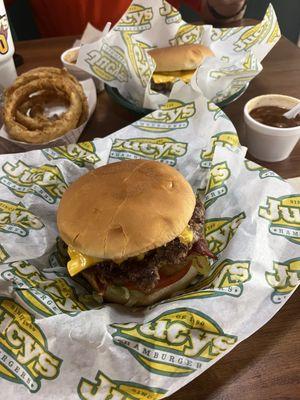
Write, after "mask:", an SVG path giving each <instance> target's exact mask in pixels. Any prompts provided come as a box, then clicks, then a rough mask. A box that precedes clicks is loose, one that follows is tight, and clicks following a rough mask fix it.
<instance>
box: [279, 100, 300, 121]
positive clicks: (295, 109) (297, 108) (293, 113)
mask: <svg viewBox="0 0 300 400" xmlns="http://www.w3.org/2000/svg"><path fill="white" fill-rule="evenodd" d="M299 113H300V103H298V104H296V105H295V107H293V108H291V109H290V110H289V111H287V112H286V113H284V114H283V116H284V117H286V118H288V119H291V118H295V117H296V116H297V114H299Z"/></svg>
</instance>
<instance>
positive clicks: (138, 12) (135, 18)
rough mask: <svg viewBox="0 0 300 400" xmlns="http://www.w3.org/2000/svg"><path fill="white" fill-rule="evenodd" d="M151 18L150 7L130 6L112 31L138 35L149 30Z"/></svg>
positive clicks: (151, 11)
mask: <svg viewBox="0 0 300 400" xmlns="http://www.w3.org/2000/svg"><path fill="white" fill-rule="evenodd" d="M152 18H153V10H152V7H143V6H141V5H137V4H132V5H131V6H130V7H129V8H128V10H127V12H126V14H125V15H123V17H122V19H121V20H120V21H119V22H118V24H117V25H116V26H115V27H114V28H113V29H114V30H115V31H121V32H131V33H140V32H142V31H145V30H148V29H150V28H151V20H152Z"/></svg>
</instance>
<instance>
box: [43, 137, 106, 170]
mask: <svg viewBox="0 0 300 400" xmlns="http://www.w3.org/2000/svg"><path fill="white" fill-rule="evenodd" d="M42 152H43V153H44V155H45V157H46V158H48V160H58V159H67V160H69V161H72V162H73V163H74V164H76V165H78V166H79V167H84V166H85V165H87V164H90V165H95V164H97V163H98V162H99V161H101V159H100V158H99V157H98V155H97V154H96V147H95V145H94V144H93V143H92V142H83V143H78V144H75V143H74V144H69V145H68V146H60V147H51V148H49V149H44V150H42Z"/></svg>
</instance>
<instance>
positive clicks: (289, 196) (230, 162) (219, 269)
mask: <svg viewBox="0 0 300 400" xmlns="http://www.w3.org/2000/svg"><path fill="white" fill-rule="evenodd" d="M173 96H174V97H173V99H172V100H171V101H169V103H168V104H167V105H166V107H163V108H162V109H161V110H157V111H155V112H153V113H152V114H149V115H148V116H146V117H144V118H143V119H141V120H139V121H136V122H135V123H133V124H132V125H130V126H127V127H125V128H123V129H121V130H120V131H117V132H115V133H114V134H112V135H110V136H109V137H108V138H105V139H95V140H94V141H92V142H88V143H79V144H71V145H69V146H64V147H58V148H49V149H43V150H35V151H31V152H27V153H20V154H17V155H14V154H7V155H3V156H0V194H1V196H0V199H1V201H0V216H1V219H0V221H4V222H0V228H1V229H0V257H1V259H2V264H1V268H0V270H1V271H0V316H1V318H0V326H1V328H2V330H1V331H0V332H1V336H0V344H1V346H0V365H1V366H2V367H3V366H4V365H5V366H7V368H9V371H8V372H7V371H6V372H5V370H4V369H3V368H2V370H1V390H2V392H3V393H5V394H6V396H9V397H10V398H11V399H12V400H19V399H22V400H31V399H32V396H33V393H34V398H36V399H38V400H39V399H43V400H52V399H54V398H55V399H56V398H59V399H63V400H73V399H74V398H78V397H79V398H80V399H81V400H82V399H83V400H86V399H93V398H94V399H97V400H98V399H99V400H100V399H101V400H112V399H113V400H115V399H116V400H117V399H118V400H119V399H122V400H123V399H124V400H125V399H126V400H127V399H128V400H129V399H130V400H141V399H149V400H158V399H161V398H164V397H167V396H169V395H170V394H171V393H173V392H175V391H176V390H178V389H179V388H181V387H182V386H184V385H185V384H187V383H188V382H190V381H191V380H192V379H195V378H196V377H197V376H199V375H200V374H202V373H203V372H204V371H205V370H206V369H207V368H209V367H210V366H212V365H213V364H214V363H215V362H217V361H218V360H220V359H221V358H222V357H223V356H224V355H226V354H227V353H228V352H229V351H231V350H232V349H233V348H234V347H235V346H236V345H237V344H239V343H240V342H241V341H242V340H244V339H246V338H247V337H249V336H250V335H251V334H253V333H254V332H255V331H256V330H258V329H259V328H260V327H261V326H263V325H264V324H265V323H266V322H267V321H269V320H270V318H272V317H273V316H274V314H276V313H277V312H278V311H279V310H280V308H281V307H282V305H283V304H284V303H285V302H286V301H287V300H288V299H289V297H290V296H291V295H292V293H293V292H294V290H295V289H296V287H297V286H298V284H299V277H300V272H299V271H300V257H299V246H300V234H299V228H297V223H298V222H297V221H296V219H297V218H298V217H297V215H298V216H299V215H300V194H299V193H298V194H297V192H296V191H295V190H294V189H293V188H292V187H291V186H290V185H289V184H288V183H287V182H285V181H284V180H283V179H282V178H280V177H279V176H278V175H277V174H275V173H274V172H272V171H269V170H267V169H266V168H263V167H261V166H259V165H257V164H255V163H253V162H250V161H248V160H245V158H244V157H245V152H246V149H245V148H243V147H241V146H240V145H239V142H238V138H237V134H236V131H235V129H234V127H233V125H232V123H231V122H230V121H229V119H228V118H227V117H226V115H225V114H224V113H223V112H222V111H221V110H220V109H219V108H218V107H216V106H215V105H214V104H213V103H210V102H208V101H207V100H206V99H205V98H204V97H203V96H201V95H200V96H199V94H198V96H196V94H195V92H194V91H192V90H191V88H190V86H187V85H183V84H180V83H178V84H176V85H175V87H174V89H173ZM108 157H109V158H108ZM135 158H142V159H152V160H157V161H161V162H165V163H168V164H169V165H172V166H174V167H175V168H177V169H178V170H180V171H181V172H182V174H183V175H184V176H185V177H186V178H187V179H188V180H189V181H190V183H191V184H192V186H193V187H194V190H195V191H197V192H198V193H199V194H201V195H202V196H204V191H205V192H206V194H205V197H204V201H205V206H206V215H205V218H206V223H205V232H206V238H207V240H208V244H209V248H210V250H211V251H213V252H214V254H215V255H216V256H217V257H218V259H217V260H216V261H215V262H214V263H213V264H212V265H208V264H207V263H205V260H203V259H202V260H201V262H200V264H199V265H201V271H202V273H204V274H206V278H205V280H204V281H203V280H202V281H199V282H198V283H197V285H198V286H196V287H193V289H192V290H189V291H186V292H185V293H183V294H180V295H179V296H177V297H175V298H171V299H166V300H165V301H162V302H160V303H158V304H155V305H153V306H151V307H148V308H142V309H139V310H136V309H131V308H127V307H124V306H118V305H111V304H102V303H101V302H100V301H99V297H97V298H95V297H93V296H92V295H91V288H89V286H88V285H87V283H86V282H85V281H83V280H82V279H79V278H77V279H71V278H70V277H69V276H68V273H67V270H66V267H65V261H63V260H61V259H60V257H59V253H58V250H57V247H56V237H57V235H58V232H57V226H56V210H57V206H58V204H59V200H60V198H61V196H62V194H63V192H64V190H65V189H66V187H67V186H68V185H70V184H71V183H72V182H73V181H74V180H76V179H77V178H79V177H80V176H82V175H83V174H85V173H86V172H87V171H88V170H92V169H94V168H97V167H99V166H101V165H103V164H106V163H107V162H119V161H121V160H123V159H135ZM24 213H25V214H24ZM22 216H23V218H22ZM25 217H26V218H25ZM293 221H294V222H293ZM295 221H296V222H295ZM142 228H143V227H141V233H142ZM297 235H298V236H297ZM20 335H21V336H20ZM19 338H23V339H22V340H21V339H19ZM25 339H26V340H25ZM270 340H272V338H270ZM12 341H13V343H12ZM22 343H26V345H27V346H26V348H25V349H26V353H24V352H21V351H20V346H21V345H22ZM32 352H33V353H32ZM25 354H26V357H27V358H24V357H25ZM5 356H6V357H5ZM29 360H32V363H33V364H32V365H31V364H30V363H29ZM8 363H9V364H8ZM49 363H50V365H49ZM33 366H35V368H33ZM124 366H126V368H125V367H124ZM16 367H18V368H16ZM24 368H25V369H24ZM3 371H4V372H5V373H4V372H3ZM23 372H24V374H25V375H24V374H23ZM22 374H23V375H22Z"/></svg>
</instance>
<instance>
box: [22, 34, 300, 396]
mask: <svg viewBox="0 0 300 400" xmlns="http://www.w3.org/2000/svg"><path fill="white" fill-rule="evenodd" d="M74 40H75V38H74V37H64V38H52V39H42V40H36V41H27V42H19V43H16V52H17V53H19V54H20V55H22V56H23V58H24V64H23V65H22V66H21V67H20V68H19V69H18V73H21V72H24V71H26V70H28V69H31V68H33V67H36V66H42V65H45V66H50V65H53V66H60V54H61V53H62V52H63V51H64V50H66V49H67V48H69V47H71V45H72V43H73V42H74ZM263 67H264V69H263V71H262V72H261V73H260V74H259V76H258V77H256V78H255V79H253V81H252V82H251V83H250V86H249V88H248V89H247V91H246V93H245V94H244V95H243V96H242V97H241V98H240V99H238V100H237V101H235V102H234V103H232V104H230V105H228V106H227V107H226V108H225V109H224V110H225V112H226V114H227V115H228V117H229V118H230V119H231V121H232V122H233V123H234V125H235V127H236V129H237V131H238V133H241V134H242V133H243V129H244V127H243V107H244V104H245V103H246V102H247V101H248V100H249V99H250V98H252V97H254V96H257V95H260V94H267V93H280V94H286V95H290V96H295V97H299V89H300V50H299V49H298V48H297V47H296V46H295V45H293V44H292V43H291V42H289V41H288V40H287V39H285V38H282V39H281V40H280V41H279V43H278V44H277V45H276V46H275V48H274V49H273V50H272V51H271V53H270V54H269V55H268V56H267V57H266V58H265V60H264V61H263ZM136 119H137V117H136V116H135V115H133V114H132V113H130V112H129V111H127V110H125V109H123V108H122V107H121V106H119V105H118V104H116V103H114V101H113V100H112V99H111V98H109V97H108V95H107V93H106V92H102V93H101V94H100V95H99V96H98V103H97V107H96V111H95V113H94V115H93V117H92V118H91V120H90V121H89V123H88V125H87V126H86V128H85V131H84V133H83V134H82V136H81V139H80V140H89V139H93V138H94V137H104V136H106V135H108V134H109V133H112V132H114V131H116V130H118V129H120V128H122V127H124V126H126V125H128V124H130V123H132V122H133V121H135V120H136ZM249 158H250V159H252V160H254V159H253V158H251V156H249ZM261 164H263V165H264V166H266V167H268V168H270V169H273V170H274V171H276V172H277V173H279V174H280V175H281V176H283V177H285V178H292V177H295V176H300V141H299V142H298V145H297V146H296V148H295V149H294V151H293V153H292V154H291V156H290V157H289V159H287V160H285V161H282V162H279V163H272V164H271V163H261ZM299 315H300V302H299V296H297V294H294V295H293V296H292V297H291V299H290V300H289V301H288V303H287V304H285V305H284V306H283V308H282V309H281V311H280V312H279V313H278V314H277V315H276V316H275V317H274V318H273V319H272V320H271V321H270V322H269V323H267V324H266V325H265V326H264V327H263V328H262V329H260V330H259V331H258V332H256V333H255V334H254V335H253V336H252V337H250V338H249V339H247V340H246V341H244V342H242V343H241V344H240V345H239V346H238V347H237V348H235V349H234V350H233V351H232V352H231V353H230V354H228V355H227V356H226V357H224V358H223V359H222V360H220V361H219V362H218V363H217V364H215V365H214V366H213V367H211V368H210V369H208V370H207V371H206V372H204V373H203V374H202V375H201V376H200V377H199V378H197V379H195V380H194V381H193V382H191V383H190V384H188V385H187V386H185V387H184V388H182V389H181V390H179V391H178V392H176V393H175V394H174V395H172V396H171V397H170V399H172V400H182V399H188V400H199V399H201V400H212V399H214V400H227V399H230V400H240V399H243V400H270V399H272V400H274V399H277V400H279V399H280V400H288V399H290V400H296V399H297V398H298V399H300V378H299V377H300V335H299V333H300V318H299Z"/></svg>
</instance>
